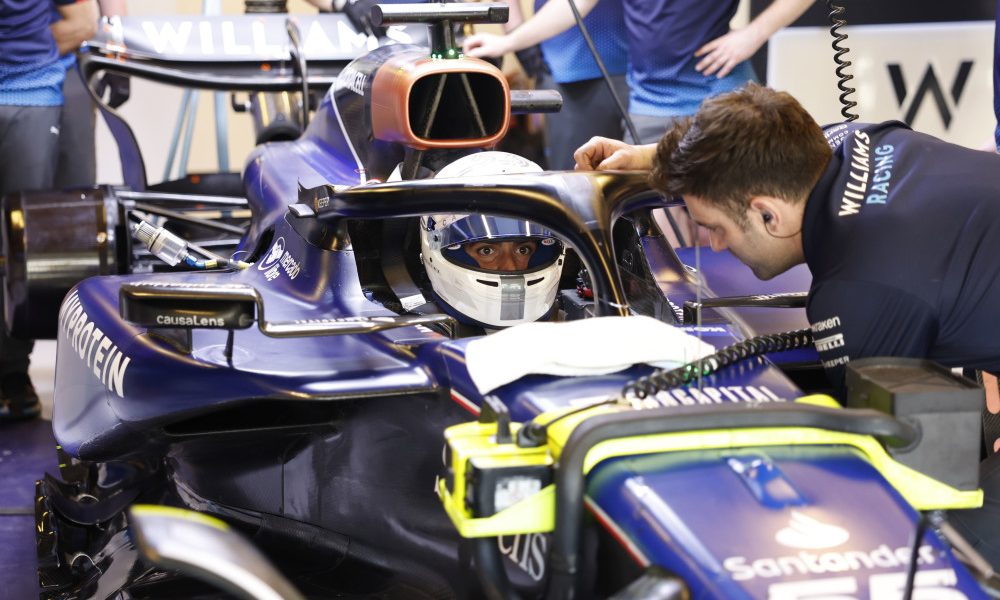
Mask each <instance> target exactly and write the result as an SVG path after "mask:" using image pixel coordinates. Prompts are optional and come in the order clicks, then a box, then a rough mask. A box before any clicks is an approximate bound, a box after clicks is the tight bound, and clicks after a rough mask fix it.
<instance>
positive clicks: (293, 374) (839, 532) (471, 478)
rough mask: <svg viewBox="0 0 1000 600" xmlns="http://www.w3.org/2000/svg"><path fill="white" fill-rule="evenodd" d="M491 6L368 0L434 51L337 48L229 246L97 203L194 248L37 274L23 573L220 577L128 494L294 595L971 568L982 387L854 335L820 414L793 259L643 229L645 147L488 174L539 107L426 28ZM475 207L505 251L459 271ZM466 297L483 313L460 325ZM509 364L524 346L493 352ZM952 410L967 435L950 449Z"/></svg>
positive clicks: (860, 587)
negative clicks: (868, 350) (170, 561)
mask: <svg viewBox="0 0 1000 600" xmlns="http://www.w3.org/2000/svg"><path fill="white" fill-rule="evenodd" d="M505 18H506V8H505V7H502V6H496V5H457V4H450V5H419V6H410V5H394V6H383V7H378V8H376V9H375V14H374V15H373V20H374V22H375V23H376V24H378V25H392V24H395V23H400V22H411V23H412V22H422V23H428V24H429V25H430V28H431V32H432V34H431V36H430V37H431V47H430V49H428V48H426V47H422V46H415V45H409V44H394V45H388V46H383V47H379V48H377V49H374V50H372V51H371V52H368V53H366V54H364V55H362V56H360V57H358V58H357V59H355V60H353V61H351V62H350V63H348V64H346V65H344V66H343V68H342V69H340V70H339V73H338V74H337V75H336V77H335V78H334V79H333V80H332V86H331V87H330V89H329V91H328V93H326V95H325V96H324V97H323V99H322V102H321V103H320V105H319V106H318V108H317V110H316V112H315V114H314V115H313V117H312V119H311V122H310V123H309V125H308V127H307V128H306V130H305V132H304V133H303V135H302V136H301V137H299V138H298V139H296V140H294V141H287V142H278V143H270V144H265V145H263V146H260V147H258V148H257V149H256V150H254V152H253V153H252V154H251V155H250V157H249V158H248V160H247V162H246V167H245V171H244V175H243V182H244V192H245V196H246V199H247V202H248V206H249V209H250V211H251V212H252V218H251V219H250V222H249V225H248V227H247V230H246V233H245V234H244V235H243V236H242V237H241V238H240V239H239V241H238V242H237V243H236V247H235V249H234V250H232V252H231V253H229V255H228V257H227V258H221V257H219V259H218V260H216V259H213V258H212V257H211V255H210V254H211V253H205V252H202V251H200V250H199V248H198V247H196V245H192V244H190V243H188V242H185V241H184V240H182V239H179V238H178V239H175V238H173V237H170V236H168V235H167V234H166V233H164V232H160V231H158V230H157V229H156V226H154V225H153V224H150V223H148V222H147V221H146V220H144V219H143V218H142V217H141V215H140V216H136V215H135V214H133V213H134V212H135V211H130V212H126V213H122V219H121V220H119V221H118V226H117V228H116V229H115V232H117V233H118V234H119V235H122V231H123V229H126V230H127V229H130V230H132V231H133V232H134V233H135V234H136V236H137V237H139V238H141V239H142V240H143V244H144V245H145V247H147V248H148V249H149V251H150V252H152V253H154V254H156V255H157V256H162V257H164V258H168V259H169V260H172V261H174V262H177V263H181V262H187V263H188V264H189V265H190V266H191V267H192V269H193V270H191V271H183V272H177V271H171V272H142V273H127V272H123V273H120V274H111V275H104V276H98V277H91V278H88V279H86V280H84V281H81V282H79V283H78V284H76V285H73V286H72V287H71V288H70V289H69V292H68V294H66V296H65V299H64V300H63V301H62V304H61V307H60V309H59V312H58V317H57V319H54V322H55V324H56V327H55V328H56V330H57V336H58V358H57V365H58V367H57V370H56V383H55V392H54V410H53V429H54V433H55V437H56V440H57V442H58V444H59V446H58V452H59V455H60V473H59V475H58V477H57V476H54V475H47V476H46V477H45V478H44V479H43V480H41V481H39V482H38V486H37V492H38V493H37V508H36V519H37V530H38V552H39V576H40V581H41V584H42V593H43V596H44V597H47V598H60V599H67V600H68V599H83V598H88V599H89V598H95V599H96V598H100V599H104V598H154V597H168V598H169V597H198V598H201V597H217V594H221V593H222V592H215V591H214V590H213V588H211V587H205V586H204V585H203V584H201V583H199V582H198V581H197V580H195V579H191V578H188V577H185V576H184V575H183V573H181V572H179V571H177V570H171V569H164V568H162V567H161V566H157V564H155V563H154V562H149V561H147V560H144V559H143V558H142V557H141V555H140V553H139V551H138V550H137V543H136V532H135V531H133V527H132V519H134V518H139V519H140V520H141V519H142V514H143V513H142V512H139V513H133V512H130V511H129V508H130V507H132V506H135V505H137V504H161V505H168V506H172V507H180V508H187V509H191V510H195V511H198V512H201V513H205V514H207V515H211V516H212V517H214V518H217V519H221V520H222V521H224V522H226V523H228V524H229V526H230V527H233V528H236V529H239V530H241V531H243V532H244V533H246V534H247V535H248V536H249V537H250V538H251V539H252V540H253V542H254V544H256V545H257V546H258V547H259V548H260V550H261V551H262V552H263V553H264V554H266V555H267V556H268V558H269V559H270V560H271V561H274V562H275V563H276V564H277V566H278V568H279V569H280V570H281V571H282V572H283V573H284V574H285V575H286V576H288V577H289V579H290V580H291V581H292V582H293V583H294V585H295V586H296V587H297V588H298V590H300V591H301V592H302V594H303V595H305V596H306V597H310V598H326V597H380V598H451V597H496V598H500V597H507V598H514V597H526V598H535V597H554V598H574V597H619V598H685V597H695V598H775V599H782V598H783V599H792V598H803V599H805V598H812V599H819V598H833V597H836V598H890V597H892V598H899V597H903V596H904V595H906V596H907V597H911V598H950V599H959V598H973V597H975V598H978V597H986V595H987V592H986V591H984V590H985V589H986V588H988V587H990V586H991V585H993V581H992V572H991V571H989V570H988V569H987V568H985V567H983V566H982V564H981V562H978V561H977V560H976V555H975V552H974V551H972V550H971V549H970V548H968V546H967V545H963V541H962V540H961V538H960V537H958V536H957V535H955V534H954V532H953V531H952V530H951V529H950V527H949V526H948V524H947V521H946V519H944V517H943V513H942V512H940V511H943V510H945V509H961V508H970V507H975V506H978V505H979V504H981V502H982V495H981V492H980V491H979V490H978V489H977V477H976V469H977V463H978V447H977V445H976V442H975V440H976V439H977V438H976V436H975V435H973V434H969V435H965V434H967V433H968V432H969V431H973V430H974V431H978V423H979V410H980V405H981V402H982V399H981V396H980V394H981V392H980V391H979V390H978V388H976V387H975V386H972V385H971V384H969V383H967V382H965V381H964V380H961V379H958V378H955V377H953V376H952V375H951V374H950V372H947V371H939V370H936V369H935V368H934V367H933V366H930V365H925V364H923V363H909V362H899V361H895V362H888V361H876V362H874V363H870V364H867V365H866V364H864V363H859V364H857V365H855V366H854V367H853V371H852V375H851V377H852V382H853V386H852V390H853V392H852V395H851V397H850V398H851V399H850V408H842V407H840V406H839V405H838V404H837V403H836V402H834V401H833V400H831V399H830V398H829V397H826V396H822V395H817V394H813V393H812V392H814V391H816V389H817V388H819V387H822V384H820V383H817V382H818V381H819V380H818V378H817V375H821V372H820V370H819V367H818V365H817V364H816V354H815V352H814V351H813V350H812V349H811V343H812V338H811V333H810V332H809V331H808V330H806V329H803V327H804V323H805V320H804V315H803V314H802V311H801V305H802V296H801V294H795V292H801V291H803V290H805V289H807V287H808V274H806V273H803V272H802V271H796V272H793V273H791V274H790V275H788V276H787V277H784V278H779V279H778V280H776V281H774V282H770V283H768V284H767V286H765V284H763V283H760V282H756V281H755V280H753V279H752V278H751V276H750V274H749V270H747V269H745V268H744V267H742V266H740V265H739V264H738V263H737V262H736V261H735V259H733V258H732V257H731V256H728V255H726V254H721V255H718V256H714V257H710V256H705V257H701V256H700V255H699V254H697V253H696V251H695V250H693V249H675V248H672V247H671V246H670V245H669V244H668V243H667V242H666V238H665V237H664V235H663V234H662V232H661V231H660V228H659V225H658V224H657V220H656V219H655V218H654V216H653V214H654V211H655V210H657V209H659V208H662V207H663V206H665V205H666V204H667V203H668V201H667V200H664V199H663V198H660V197H659V196H657V195H656V194H655V193H653V192H651V191H650V189H649V188H648V186H647V184H646V180H645V177H644V175H642V174H638V173H627V172H622V173H583V172H538V171H535V172H531V171H532V169H530V168H529V167H524V168H520V169H505V168H503V166H502V165H504V164H510V163H511V162H515V163H516V162H517V161H516V160H513V159H510V158H509V157H508V158H505V157H504V156H502V155H499V154H496V153H493V152H490V149H491V148H492V147H493V146H494V145H495V144H496V143H497V142H498V140H500V139H501V138H503V136H504V134H505V133H506V131H507V128H508V126H509V119H510V115H511V113H512V111H518V110H521V111H523V110H535V109H538V108H539V106H540V105H541V108H545V105H546V104H549V103H550V102H549V101H547V100H545V99H544V98H543V99H542V100H538V98H536V97H534V96H532V95H530V94H528V95H525V94H515V93H514V92H511V91H510V90H509V89H508V86H507V83H506V81H505V80H504V79H503V77H502V76H501V74H500V72H499V71H498V70H497V69H496V68H494V67H493V66H491V65H489V64H488V63H485V62H482V61H479V60H476V59H469V58H464V57H462V56H460V53H458V52H457V50H456V44H455V43H454V37H453V30H452V28H453V25H454V24H457V23H462V22H469V21H493V22H497V21H502V20H503V19H505ZM115 63H116V61H111V60H109V61H107V62H104V63H101V65H100V66H101V68H106V69H111V68H119V69H122V70H126V71H127V70H129V69H131V70H132V72H133V74H135V73H136V72H138V71H139V70H140V69H146V71H147V72H148V71H150V70H151V67H150V66H149V65H148V64H143V65H135V64H133V63H131V62H129V61H127V60H125V61H117V63H120V64H115ZM188 66H190V65H188ZM85 68H87V67H86V66H85ZM302 75H303V74H302V73H300V74H299V76H298V79H296V77H295V76H289V77H288V78H287V81H284V82H283V83H282V82H280V81H279V82H278V83H274V84H273V85H274V86H275V88H278V87H280V85H286V86H287V85H297V84H298V83H301V81H310V80H309V79H308V78H307V77H302ZM207 79H216V80H217V81H216V82H215V83H218V82H219V81H223V82H224V79H225V78H224V77H221V76H219V77H216V78H207ZM207 79H206V81H207ZM273 81H278V80H277V79H275V80H273ZM279 84H280V85H279ZM206 85H207V83H206ZM469 160H472V161H474V162H476V163H477V164H480V163H483V164H487V165H489V164H491V163H495V164H494V165H493V166H494V167H496V165H500V166H499V167H496V172H495V173H493V174H486V175H484V174H481V173H482V171H477V170H475V169H473V170H471V171H470V170H467V169H466V170H463V169H458V168H457V167H454V166H453V165H458V164H462V165H465V164H467V163H466V162H463V161H469ZM522 166H523V165H522ZM505 171H506V172H505ZM525 171H527V172H525ZM477 173H480V174H477ZM454 174H457V175H459V176H450V175H454ZM9 212H10V211H8V213H9ZM138 212H139V213H142V211H138ZM116 214H117V213H116ZM22 216H23V215H22ZM12 219H13V217H11V216H7V217H6V221H8V227H10V225H9V222H10V221H11V220H12ZM526 224H527V225H526ZM29 228H30V224H29ZM491 228H492V229H491ZM503 228H507V229H503ZM501 229H503V231H504V232H505V235H506V234H510V236H508V237H505V238H503V239H504V240H514V241H513V242H504V243H511V244H513V245H512V246H510V247H509V248H513V251H514V252H515V253H517V254H518V255H519V256H514V257H513V258H512V259H511V260H514V261H516V260H522V259H523V260H525V261H529V262H528V263H527V264H528V266H527V267H524V266H523V265H522V266H521V267H520V268H519V269H517V270H515V269H505V270H501V271H499V272H498V271H495V270H494V271H490V270H489V269H487V268H486V267H484V266H483V265H484V262H483V261H486V260H487V259H490V258H491V257H494V258H495V256H494V255H493V253H494V252H500V251H502V250H503V248H505V247H504V246H502V244H499V243H498V244H496V245H493V246H490V245H489V243H490V240H495V239H499V238H496V237H490V236H496V235H497V232H498V231H500V230H501ZM486 230H489V231H486ZM463 236H464V237H463ZM156 240H161V243H156ZM477 241H478V242H479V243H486V245H487V250H483V251H481V252H480V250H481V248H482V246H476V245H472V246H469V245H468V244H469V243H472V242H477ZM498 248H499V249H498ZM467 249H469V251H468V252H467V251H466V250H467ZM201 250H204V248H202V249H201ZM472 250H475V252H473V251H472ZM477 252H478V254H477ZM463 253H464V255H463ZM537 257H541V258H537ZM535 258H537V260H539V261H543V263H539V264H536V265H533V266H532V264H531V263H530V261H531V260H532V259H535ZM543 259H544V260H543ZM435 260H436V261H437V264H435V263H434V261H435ZM444 263H447V264H444ZM456 265H460V266H462V268H463V269H464V270H465V272H468V273H472V275H469V276H468V278H467V279H464V280H459V279H457V276H455V277H456V278H454V279H448V278H449V277H451V275H449V273H451V272H452V271H450V269H451V268H452V267H453V266H456ZM552 265H557V266H558V267H560V268H559V269H556V270H555V271H551V272H550V271H548V270H547V269H549V268H550V267H552ZM578 267H582V270H581V271H580V275H579V277H578V276H577V271H578ZM515 271H516V272H515ZM543 273H544V275H543ZM553 278H554V279H553ZM577 279H579V283H578V282H577ZM456 282H458V283H456ZM550 286H551V292H549V293H551V295H552V297H553V303H552V305H551V306H549V305H548V304H546V305H545V306H543V307H542V308H541V309H538V310H537V311H536V310H535V309H534V308H531V306H532V304H531V302H532V300H531V299H532V298H534V296H533V295H532V294H534V290H536V289H541V288H543V287H545V288H546V289H549V288H550ZM29 287H30V286H29ZM446 289H447V290H449V291H447V292H446V291H445V290H446ZM474 291H478V292H481V295H482V296H483V297H489V298H492V299H493V302H494V303H495V304H496V306H497V307H498V308H497V311H496V312H493V313H489V312H488V311H487V313H484V314H483V315H479V316H478V317H477V318H475V319H471V320H470V319H468V318H466V317H467V316H468V315H465V314H464V313H463V311H462V310H460V308H461V306H462V302H463V301H462V295H463V294H465V293H469V294H471V293H472V292H474ZM748 292H753V293H752V294H751V293H748ZM491 294H492V295H491ZM556 300H557V301H556ZM14 304H15V305H23V302H22V303H21V304H18V302H17V301H16V299H15V302H14ZM789 305H791V306H793V307H798V308H788V306H789ZM556 314H558V318H555V319H553V316H554V315H556ZM14 316H15V317H16V311H15V315H14ZM539 316H541V318H542V320H543V321H545V320H552V322H538V323H533V322H527V321H533V320H535V319H536V318H538V317H539ZM560 319H561V320H563V321H565V322H558V321H559V320H560ZM521 321H525V322H524V323H522V324H519V325H516V326H513V327H509V328H506V327H502V326H503V325H505V324H507V323H514V322H521ZM498 322H499V324H500V326H498V325H497V323H498ZM539 326H540V327H542V328H543V329H539V330H536V331H539V332H541V333H538V334H530V335H526V334H522V333H521V332H526V331H530V330H531V329H530V328H534V327H539ZM637 327H638V329H639V331H638V332H637V329H636V328H637ZM498 328H502V331H499V332H497V333H491V334H490V335H484V333H485V332H486V331H489V330H495V329H498ZM661 328H665V329H661ZM621 332H625V333H626V334H627V335H622V334H621ZM518 336H520V337H518ZM663 340H667V343H659V345H657V342H661V341H663ZM648 346H657V348H658V350H657V353H658V354H657V358H658V359H663V358H664V356H661V355H660V354H662V352H663V350H664V346H666V354H671V355H672V357H673V362H672V363H671V365H672V366H665V367H660V368H657V367H654V366H650V365H647V364H645V362H646V360H647V359H648V358H649V357H648V356H645V355H644V352H645V350H646V349H648V348H646V347H648ZM676 348H680V349H681V350H683V351H681V352H674V350H676ZM691 349H694V350H691ZM581 350H584V351H583V352H581ZM602 350H603V352H602ZM695 350H696V351H695ZM689 351H690V352H689ZM598 354H601V355H602V356H603V359H608V358H609V355H610V358H611V359H617V360H619V361H622V360H624V362H625V364H621V365H618V366H617V367H616V368H617V369H618V370H615V369H610V371H611V372H608V369H605V370H603V371H602V370H599V369H597V368H594V367H606V366H607V365H606V364H604V363H601V364H591V363H590V361H589V359H590V357H591V355H598ZM639 355H643V356H642V357H640V358H637V359H635V361H634V362H635V363H636V364H633V359H632V357H636V356H639ZM567 356H575V357H576V359H575V360H576V362H575V363H573V364H567V363H568V362H570V361H568V360H567V361H563V360H562V359H563V357H567ZM525 357H529V358H530V357H534V358H536V359H539V358H540V362H542V363H551V364H549V365H548V367H545V368H528V369H527V370H525V371H524V372H520V373H513V374H511V373H510V372H509V371H510V368H511V366H512V365H513V364H514V363H521V362H523V360H522V359H524V358H525ZM623 357H626V358H623ZM690 359H698V360H695V361H693V362H691V361H690ZM595 362H596V359H595ZM536 366H537V365H536ZM543 367H544V365H543ZM570 367H572V368H574V369H576V371H572V369H570ZM567 369H570V371H572V372H573V373H574V375H573V376H571V375H570V374H569V372H570V371H567ZM588 369H589V371H588ZM501 371H502V372H503V373H504V374H505V376H504V377H501V378H499V379H497V377H498V373H500V372H501ZM491 379H492V383H484V382H485V381H487V380H491ZM944 403H948V404H947V410H946V411H943V410H942V406H943V405H944ZM950 437H954V438H958V439H965V440H972V441H971V442H970V443H969V444H967V445H966V446H965V447H962V448H957V447H956V445H955V443H954V442H952V443H951V446H949V448H950V450H949V452H948V453H947V454H946V455H945V454H943V453H941V452H939V451H938V450H939V449H940V448H941V447H943V445H944V444H945V441H946V440H947V439H948V438H950ZM959 445H961V444H959ZM442 449H443V455H442ZM133 514H138V515H139V517H133V516H132V515H133ZM147 521H148V520H147ZM139 529H140V530H142V531H148V529H146V528H145V526H143V527H140V528H139ZM139 537H143V536H139ZM147 546H148V544H147ZM247 560H250V559H247ZM253 564H258V563H253ZM259 573H260V572H259Z"/></svg>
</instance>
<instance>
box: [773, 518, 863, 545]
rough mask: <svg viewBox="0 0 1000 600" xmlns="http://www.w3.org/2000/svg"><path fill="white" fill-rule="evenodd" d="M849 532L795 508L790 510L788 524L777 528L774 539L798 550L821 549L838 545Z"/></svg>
mask: <svg viewBox="0 0 1000 600" xmlns="http://www.w3.org/2000/svg"><path fill="white" fill-rule="evenodd" d="M850 537H851V534H849V533H848V532H847V530H846V529H844V528H843V527H837V526H836V525H829V524H827V523H823V522H822V521H820V520H818V519H814V518H813V517H810V516H809V515H806V514H804V513H801V512H799V511H797V510H793V511H792V518H791V519H790V520H789V522H788V525H787V526H786V527H784V528H782V529H779V530H778V533H776V534H775V535H774V540H775V541H776V542H778V543H779V544H781V545H782V546H788V547H789V548H797V549H800V550H821V549H826V548H834V547H836V546H840V545H841V544H844V543H846V542H847V540H848V539H850Z"/></svg>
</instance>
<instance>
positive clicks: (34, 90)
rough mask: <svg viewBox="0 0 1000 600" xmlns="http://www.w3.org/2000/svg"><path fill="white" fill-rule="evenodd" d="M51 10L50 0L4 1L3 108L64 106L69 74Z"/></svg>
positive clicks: (0, 0)
mask: <svg viewBox="0 0 1000 600" xmlns="http://www.w3.org/2000/svg"><path fill="white" fill-rule="evenodd" d="M54 1H55V3H56V4H62V5H66V4H72V3H73V2H74V0H54ZM51 10H52V4H51V3H50V0H0V105H13V106H59V105H61V104H62V83H63V79H64V78H65V75H66V70H65V67H64V66H62V65H61V64H59V54H58V51H57V49H56V43H55V39H53V37H52V32H51V31H50V30H49V25H50V24H51V22H52V19H51V14H50V11H51Z"/></svg>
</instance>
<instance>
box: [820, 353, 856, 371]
mask: <svg viewBox="0 0 1000 600" xmlns="http://www.w3.org/2000/svg"><path fill="white" fill-rule="evenodd" d="M849 362H851V357H850V356H840V357H837V358H834V359H832V360H824V361H823V368H825V369H832V368H834V367H838V366H840V365H846V364H847V363H849Z"/></svg>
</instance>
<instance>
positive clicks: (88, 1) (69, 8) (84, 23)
mask: <svg viewBox="0 0 1000 600" xmlns="http://www.w3.org/2000/svg"><path fill="white" fill-rule="evenodd" d="M58 9H59V14H60V15H62V19H60V20H58V21H56V22H55V23H53V24H52V25H51V27H50V28H51V29H52V37H54V38H55V40H56V46H57V47H58V48H59V54H60V55H63V54H66V53H67V52H71V51H73V50H76V49H77V48H79V47H80V44H82V43H84V42H86V41H87V40H89V39H90V38H92V37H94V35H95V34H96V33H97V17H98V11H97V3H96V2H94V0H79V1H78V2H74V3H73V4H60V5H59V6H58Z"/></svg>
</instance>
